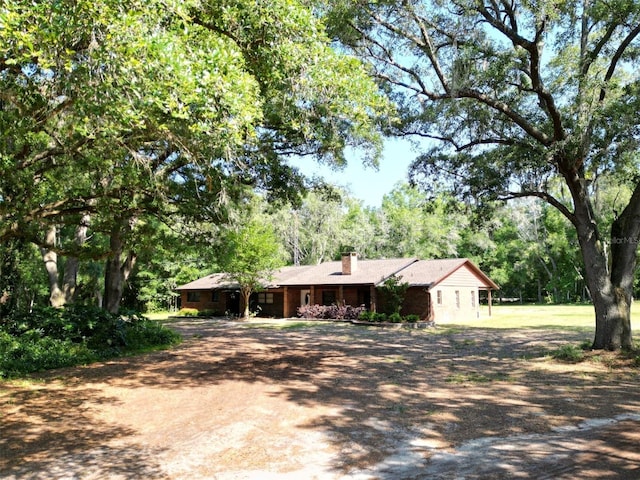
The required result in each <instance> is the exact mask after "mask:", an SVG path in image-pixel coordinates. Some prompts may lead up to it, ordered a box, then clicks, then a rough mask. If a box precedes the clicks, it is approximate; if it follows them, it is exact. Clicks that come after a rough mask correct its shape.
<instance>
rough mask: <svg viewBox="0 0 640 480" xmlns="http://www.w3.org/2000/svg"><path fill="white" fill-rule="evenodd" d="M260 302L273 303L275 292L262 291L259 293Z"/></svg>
mask: <svg viewBox="0 0 640 480" xmlns="http://www.w3.org/2000/svg"><path fill="white" fill-rule="evenodd" d="M258 303H261V304H263V305H265V304H270V303H273V293H266V292H261V293H259V294H258Z"/></svg>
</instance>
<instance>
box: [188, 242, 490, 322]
mask: <svg viewBox="0 0 640 480" xmlns="http://www.w3.org/2000/svg"><path fill="white" fill-rule="evenodd" d="M394 275H395V276H397V277H398V278H400V282H402V283H408V284H409V288H408V290H407V293H406V295H405V299H404V303H403V305H402V310H401V312H400V313H401V314H403V315H409V314H416V315H419V316H420V318H421V319H423V320H434V321H438V322H447V321H455V320H457V319H462V318H465V319H468V318H477V317H479V315H480V292H481V291H486V292H487V294H486V295H487V300H488V304H489V309H488V314H489V315H490V314H491V291H492V290H495V289H497V288H498V286H497V285H496V284H495V283H494V282H493V281H491V279H490V278H489V277H487V276H486V275H485V274H484V273H483V272H482V271H481V270H480V269H479V268H478V267H477V266H475V265H474V264H473V263H472V262H471V261H470V260H468V259H466V258H461V259H445V260H419V259H417V258H396V259H384V260H359V259H358V256H357V255H356V254H355V253H347V254H344V255H343V256H342V260H341V261H337V262H325V263H321V264H319V265H307V266H300V267H283V268H281V269H280V270H278V271H277V272H276V273H275V275H274V278H273V280H272V281H271V282H269V283H268V284H267V285H266V286H265V289H264V290H263V291H261V292H258V293H254V294H253V295H252V297H251V306H250V307H251V310H252V311H258V315H261V316H269V317H293V316H296V314H297V309H298V307H300V306H301V305H313V304H320V305H332V304H336V305H353V306H360V305H364V306H365V307H367V309H369V310H371V311H384V310H385V298H384V294H383V292H382V290H381V286H382V285H383V284H384V283H385V281H386V280H388V279H389V278H391V277H392V276H394ZM238 290H239V287H238V285H235V284H233V283H232V282H229V281H228V280H226V278H225V275H224V274H222V273H214V274H212V275H208V276H206V277H204V278H201V279H198V280H195V281H194V282H191V283H188V284H186V285H182V286H180V287H178V291H179V292H180V294H181V306H182V307H183V308H195V309H198V310H200V311H203V310H207V311H209V312H212V313H213V314H224V313H227V314H229V313H231V314H236V315H237V314H239V313H240V311H241V305H240V303H239V302H240V295H239V291H238Z"/></svg>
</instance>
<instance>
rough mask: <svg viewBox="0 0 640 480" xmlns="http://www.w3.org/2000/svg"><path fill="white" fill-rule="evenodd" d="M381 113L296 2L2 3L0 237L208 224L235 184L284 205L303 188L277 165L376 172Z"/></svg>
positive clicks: (365, 84) (355, 71)
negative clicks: (307, 158) (367, 162)
mask: <svg viewBox="0 0 640 480" xmlns="http://www.w3.org/2000/svg"><path fill="white" fill-rule="evenodd" d="M386 108H387V107H386V103H385V102H384V101H383V100H382V98H381V97H380V96H379V95H378V93H377V87H376V85H375V84H374V83H373V82H372V81H371V80H369V79H368V77H367V76H366V75H365V70H364V68H363V67H362V66H361V65H360V64H359V63H358V62H357V61H356V60H355V59H353V58H351V57H348V56H345V55H343V54H339V53H337V52H336V51H334V50H333V49H331V48H330V45H329V41H328V39H327V37H326V36H325V35H324V34H323V28H322V25H321V24H320V23H319V22H318V21H317V20H316V19H315V18H314V17H313V16H312V15H311V13H310V12H309V10H307V9H306V8H305V7H303V6H302V5H301V4H299V3H298V2H292V1H288V0H276V1H273V2H268V3H265V2H259V1H255V0H240V1H215V2H214V1H211V2H207V1H197V0H190V1H185V2H177V1H156V0H131V1H126V2H121V1H114V0H98V1H91V2H89V1H70V0H60V1H55V2H27V1H22V0H8V1H6V2H4V3H3V7H2V9H1V10H0V130H2V132H3V139H2V141H1V142H0V173H1V174H0V238H8V237H12V236H22V237H25V238H29V239H37V238H38V237H39V235H40V232H41V231H42V225H43V223H48V222H54V223H58V224H60V223H70V224H76V223H77V222H78V221H79V218H80V216H81V215H83V214H86V213H90V214H92V226H93V227H94V228H95V229H101V230H103V231H109V230H110V229H111V228H113V226H112V224H113V223H114V222H115V223H121V222H122V221H123V219H127V218H133V217H136V218H139V216H140V215H143V214H152V215H157V216H163V215H164V216H166V215H169V214H171V213H175V212H177V211H179V212H180V213H182V214H183V215H191V216H194V217H198V216H205V215H209V216H211V215H213V214H212V213H211V212H215V211H216V210H217V209H218V207H219V206H220V205H222V204H224V203H225V202H226V201H227V200H228V199H229V198H233V196H234V192H237V191H241V190H242V189H243V188H244V187H245V186H246V185H249V186H251V187H255V188H263V189H266V190H268V191H274V192H276V193H280V194H282V195H288V194H290V193H291V189H292V188H293V189H294V190H295V189H296V188H297V187H300V186H301V185H302V182H301V180H300V174H299V172H296V171H294V170H292V169H291V168H289V167H287V166H286V164H284V163H283V162H282V156H283V155H289V154H297V155H313V156H315V157H316V158H317V159H322V160H324V161H327V162H333V163H338V164H340V163H342V162H343V161H344V149H345V148H346V147H347V146H349V145H360V146H367V147H369V157H368V158H370V159H371V161H375V159H376V155H377V153H378V151H379V150H378V149H379V140H380V139H379V134H378V132H377V127H376V125H375V123H374V118H375V117H376V116H378V115H380V114H382V113H384V112H385V111H386ZM9 173H10V174H9ZM114 214H116V215H114ZM114 216H115V217H118V218H117V219H115V220H114V218H113V217H114Z"/></svg>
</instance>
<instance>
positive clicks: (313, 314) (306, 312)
mask: <svg viewBox="0 0 640 480" xmlns="http://www.w3.org/2000/svg"><path fill="white" fill-rule="evenodd" d="M364 311H365V308H364V306H360V307H352V306H351V305H341V306H337V305H317V304H315V305H302V306H301V307H298V316H299V317H302V318H312V319H325V320H326V319H331V320H357V319H358V318H360V314H361V313H362V312H364Z"/></svg>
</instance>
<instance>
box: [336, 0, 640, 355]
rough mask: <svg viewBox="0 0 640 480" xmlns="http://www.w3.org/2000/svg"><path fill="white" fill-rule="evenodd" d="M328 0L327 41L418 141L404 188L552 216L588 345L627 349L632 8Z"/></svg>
mask: <svg viewBox="0 0 640 480" xmlns="http://www.w3.org/2000/svg"><path fill="white" fill-rule="evenodd" d="M329 3H331V4H332V9H328V10H326V11H330V12H331V13H330V14H329V15H330V18H331V19H332V25H333V26H334V30H333V34H334V35H335V36H336V37H339V38H340V39H341V40H342V42H343V44H344V45H345V46H347V47H349V48H350V49H351V50H352V51H353V52H355V53H357V54H358V55H359V56H360V57H361V58H363V59H365V60H367V61H368V62H369V63H370V64H371V66H372V67H373V68H374V69H375V72H376V75H377V77H378V79H380V80H381V81H383V82H384V83H385V84H386V85H387V89H388V93H389V96H390V97H391V98H393V99H394V100H395V101H396V103H397V104H398V106H399V107H400V108H401V110H402V121H401V123H400V124H399V125H398V126H397V129H396V131H395V133H396V134H398V135H413V136H417V137H419V138H422V139H428V141H430V142H432V143H431V145H433V148H430V149H428V151H425V152H424V153H423V154H422V155H421V156H420V157H419V158H418V159H416V160H415V162H414V164H413V166H412V169H413V174H414V179H416V180H417V181H419V180H422V184H423V185H426V186H427V187H429V188H432V189H433V188H449V189H452V190H455V191H456V192H457V193H460V194H463V195H467V196H469V197H472V198H474V199H475V200H478V199H481V198H483V197H485V198H493V199H496V198H497V199H513V198H517V197H524V196H533V197H537V198H539V199H542V200H543V201H545V202H547V203H548V204H550V205H552V206H553V207H555V208H556V209H558V211H560V212H561V213H562V214H563V215H564V217H565V218H566V219H567V220H568V221H569V222H570V223H571V224H572V226H573V227H574V228H575V230H576V232H577V237H578V241H579V245H580V251H581V254H582V258H583V260H584V274H585V279H586V282H587V285H588V288H589V291H590V295H591V298H592V300H593V304H594V307H595V318H596V330H595V338H594V342H593V347H594V348H597V349H602V348H607V349H617V348H620V347H623V348H628V347H631V346H632V337H631V324H630V306H631V302H632V287H633V280H634V272H635V270H636V263H637V248H638V239H639V236H640V182H639V181H638V179H639V178H640V175H639V174H640V169H639V162H638V151H637V149H638V139H639V138H638V134H639V133H640V132H639V127H640V117H638V115H637V112H638V108H639V107H640V97H639V93H640V82H639V80H640V70H639V69H638V64H637V61H638V54H639V53H640V50H639V47H640V44H639V39H638V36H639V35H640V4H639V3H638V2H636V1H633V0H610V1H601V0H532V1H524V0H450V1H449V0H448V1H440V0H404V1H400V2H396V1H385V0H381V1H378V2H365V1H359V0H345V1H341V0H338V1H337V2H329ZM604 183H606V184H609V185H616V184H618V185H620V186H621V188H620V195H619V197H618V198H617V205H618V206H617V208H616V209H615V211H614V212H612V213H613V217H614V218H613V221H612V222H610V221H609V222H607V221H606V219H605V218H604V217H605V216H606V215H604V216H603V215H599V214H598V212H599V205H598V203H599V195H598V193H599V190H600V187H601V185H602V184H604ZM614 188H615V187H614ZM626 189H628V190H627V191H630V192H631V194H630V195H625V194H624V192H625V190H626ZM557 192H560V194H558V193H557Z"/></svg>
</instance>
